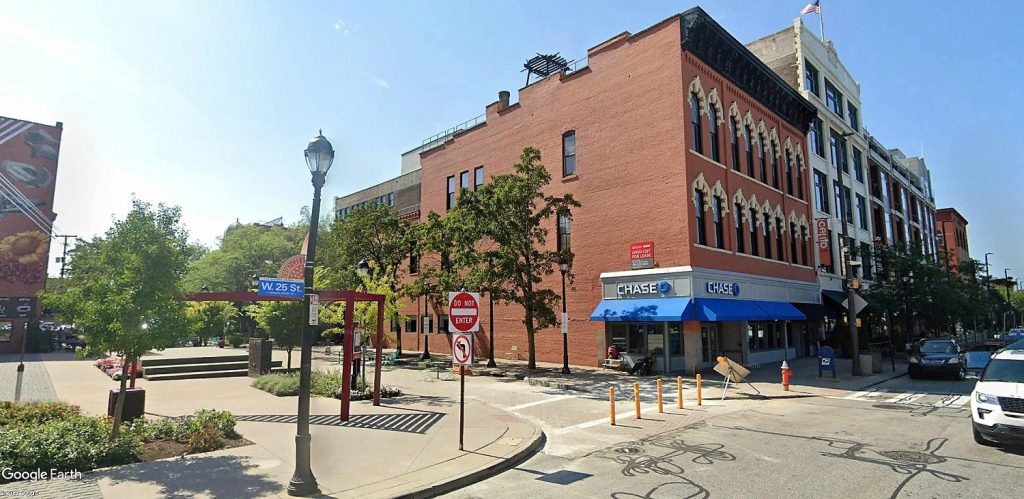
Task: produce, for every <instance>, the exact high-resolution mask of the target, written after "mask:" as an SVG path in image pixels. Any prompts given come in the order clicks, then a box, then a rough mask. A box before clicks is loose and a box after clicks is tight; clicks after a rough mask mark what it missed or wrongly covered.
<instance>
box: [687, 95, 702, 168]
mask: <svg viewBox="0 0 1024 499" xmlns="http://www.w3.org/2000/svg"><path fill="white" fill-rule="evenodd" d="M690 128H691V129H692V130H691V132H692V133H691V137H690V140H691V141H692V142H691V143H690V148H692V149H693V150H694V151H697V152H698V153H701V154H704V148H703V147H701V130H700V98H699V97H698V96H697V92H691V93H690Z"/></svg>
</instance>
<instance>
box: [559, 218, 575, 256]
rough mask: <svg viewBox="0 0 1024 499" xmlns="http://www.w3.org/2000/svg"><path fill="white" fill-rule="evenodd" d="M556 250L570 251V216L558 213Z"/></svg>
mask: <svg viewBox="0 0 1024 499" xmlns="http://www.w3.org/2000/svg"><path fill="white" fill-rule="evenodd" d="M558 251H572V218H570V217H569V215H568V214H561V215H558Z"/></svg>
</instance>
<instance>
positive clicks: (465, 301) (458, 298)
mask: <svg viewBox="0 0 1024 499" xmlns="http://www.w3.org/2000/svg"><path fill="white" fill-rule="evenodd" d="M479 330H480V293H467V292H465V291H452V292H450V293H448V332H449V333H470V332H473V331H479Z"/></svg>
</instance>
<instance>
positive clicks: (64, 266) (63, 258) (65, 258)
mask: <svg viewBox="0 0 1024 499" xmlns="http://www.w3.org/2000/svg"><path fill="white" fill-rule="evenodd" d="M53 237H59V238H61V239H63V240H64V241H63V246H64V250H63V255H62V256H61V257H60V285H61V286H62V287H63V286H64V271H65V269H67V266H68V239H72V238H77V237H78V236H69V235H59V236H53Z"/></svg>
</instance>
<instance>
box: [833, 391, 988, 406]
mask: <svg viewBox="0 0 1024 499" xmlns="http://www.w3.org/2000/svg"><path fill="white" fill-rule="evenodd" d="M825 398H830V399H836V400H854V401H857V402H869V403H881V402H885V403H889V404H903V405H910V406H922V407H938V408H961V407H964V406H966V405H967V404H969V403H970V401H971V396H970V395H965V394H960V393H935V392H918V391H913V392H904V391H895V390H892V391H890V390H879V389H875V390H863V391H858V392H852V393H849V394H847V395H832V396H826V397H825Z"/></svg>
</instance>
